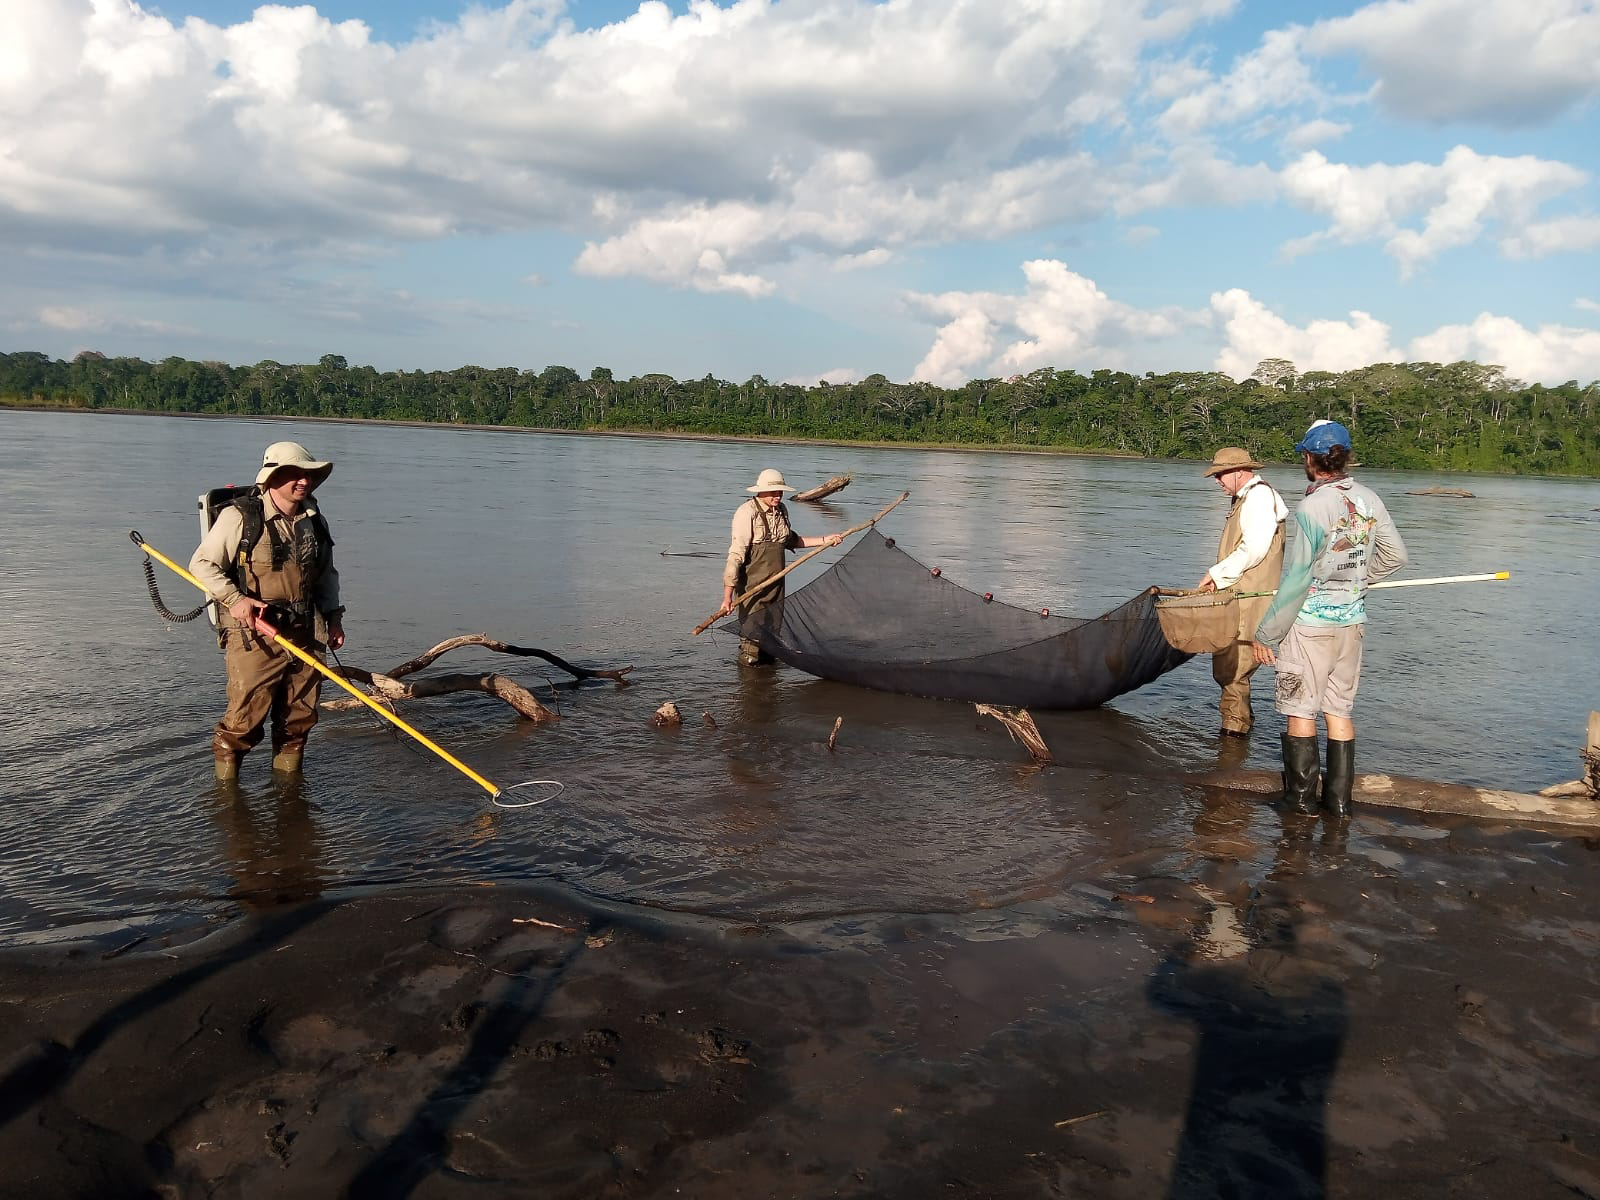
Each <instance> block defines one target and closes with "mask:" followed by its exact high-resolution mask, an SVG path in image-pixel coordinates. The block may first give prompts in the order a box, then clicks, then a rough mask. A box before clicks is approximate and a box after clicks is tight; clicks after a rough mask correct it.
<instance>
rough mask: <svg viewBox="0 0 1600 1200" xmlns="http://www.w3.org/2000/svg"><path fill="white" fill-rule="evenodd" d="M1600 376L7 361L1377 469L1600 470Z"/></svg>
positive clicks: (657, 421) (591, 420) (104, 376)
mask: <svg viewBox="0 0 1600 1200" xmlns="http://www.w3.org/2000/svg"><path fill="white" fill-rule="evenodd" d="M1597 393H1600V381H1595V382H1590V383H1588V384H1587V385H1580V384H1579V383H1578V381H1577V380H1571V381H1569V382H1567V383H1564V384H1561V385H1560V386H1559V387H1544V386H1542V385H1540V384H1532V385H1529V384H1524V383H1519V382H1517V381H1515V380H1513V379H1509V378H1507V377H1506V375H1505V372H1504V371H1503V370H1502V369H1501V368H1499V367H1496V366H1483V365H1480V364H1478V363H1471V362H1457V363H1379V364H1376V365H1374V366H1370V367H1361V368H1359V369H1357V370H1353V371H1341V372H1331V371H1308V372H1306V373H1304V374H1301V373H1300V372H1298V371H1297V370H1296V369H1295V365H1294V364H1293V363H1292V362H1289V361H1287V360H1286V359H1281V358H1273V359H1267V360H1265V361H1263V362H1262V363H1261V364H1260V365H1259V366H1258V368H1257V369H1256V373H1255V375H1254V376H1252V377H1251V378H1249V379H1246V380H1244V381H1243V382H1238V383H1236V382H1235V381H1234V380H1233V379H1231V378H1229V377H1228V376H1227V375H1223V374H1221V373H1219V372H1216V371H1174V372H1168V373H1166V374H1162V375H1157V374H1154V373H1147V374H1145V375H1142V376H1141V375H1129V374H1127V373H1125V372H1122V371H1105V370H1101V371H1094V372H1092V373H1091V374H1088V375H1080V374H1078V373H1077V372H1076V371H1058V370H1055V369H1054V368H1050V367H1042V368H1040V369H1039V370H1036V371H1032V372H1029V373H1028V374H1026V375H1014V376H1012V377H1011V378H1009V379H974V380H972V381H971V382H970V383H967V384H964V385H963V386H961V387H958V388H941V387H935V386H934V385H932V384H928V383H893V382H891V381H890V380H888V379H887V378H885V377H884V376H882V375H869V376H868V377H867V378H866V379H863V380H862V381H861V382H859V383H853V384H828V383H818V384H817V385H816V386H814V387H801V386H799V385H797V384H792V383H772V382H769V381H768V380H766V379H763V378H762V377H761V376H759V375H756V376H752V377H751V378H750V379H747V380H746V381H745V382H743V383H730V382H728V381H727V380H722V379H716V378H714V377H713V376H710V375H707V376H706V377H705V378H704V379H690V380H679V379H674V378H673V377H672V376H670V375H661V374H650V375H640V376H636V377H635V378H632V379H626V380H624V379H617V378H616V377H615V376H614V375H613V374H612V372H611V371H610V370H608V369H606V368H605V367H596V368H594V369H593V370H592V371H590V372H589V375H588V378H584V377H583V376H581V375H580V374H579V373H578V372H577V371H575V370H573V369H572V368H571V367H562V366H550V367H546V368H545V369H544V370H542V371H531V370H521V369H519V368H516V367H495V368H489V367H476V366H466V367H459V368H457V369H456V370H453V371H378V370H375V369H373V368H372V367H352V366H350V365H349V364H348V363H347V362H346V361H345V359H344V357H343V356H342V355H338V354H325V355H323V356H322V358H321V359H320V360H318V361H317V362H316V363H312V364H302V365H285V364H282V363H277V362H273V361H271V360H270V359H269V360H264V361H262V362H259V363H256V364H255V365H254V366H248V367H232V366H229V365H227V364H226V363H219V362H190V361H188V360H186V359H182V358H166V359H162V360H161V361H160V362H159V363H148V362H145V361H143V360H142V359H137V358H108V357H106V356H105V355H103V354H99V353H97V352H95V351H87V350H86V351H84V352H83V353H81V354H78V355H77V356H76V357H75V358H73V359H72V360H71V361H70V362H68V361H63V360H60V359H51V358H48V357H46V356H45V355H43V354H39V353H36V352H30V351H20V352H18V353H15V354H0V403H4V404H9V405H13V406H16V405H28V406H45V407H60V408H80V409H131V410H140V411H154V412H169V413H214V414H232V415H238V416H308V417H349V418H358V419H365V420H401V421H428V422H438V423H441V424H463V425H501V426H513V427H520V428H530V429H551V430H590V431H605V430H616V431H637V432H661V433H700V434H723V435H734V436H750V437H793V438H807V439H815V440H820V441H867V442H904V443H918V444H924V445H954V446H1015V447H1023V448H1030V449H1055V450H1073V451H1085V452H1091V453H1111V454H1130V455H1138V456H1140V457H1143V458H1190V459H1196V458H1209V457H1211V455H1212V453H1213V452H1214V451H1215V450H1216V448H1217V447H1219V446H1225V445H1235V446H1243V447H1244V448H1245V449H1247V450H1249V451H1250V452H1251V453H1253V454H1255V455H1256V456H1257V457H1259V458H1262V459H1264V460H1267V461H1286V460H1288V459H1290V458H1292V457H1293V449H1292V447H1293V445H1294V442H1295V441H1296V439H1297V438H1298V436H1299V434H1300V433H1301V432H1302V431H1303V430H1304V429H1305V427H1306V426H1307V425H1308V424H1310V422H1311V421H1313V420H1315V419H1317V418H1319V417H1332V418H1334V419H1336V420H1340V421H1343V422H1344V423H1345V424H1347V425H1349V426H1350V429H1351V432H1352V434H1353V435H1354V437H1355V443H1356V449H1357V452H1358V454H1359V457H1360V460H1361V461H1362V462H1363V463H1366V464H1369V465H1371V466H1379V467H1403V468H1412V469H1422V470H1429V469H1437V470H1451V471H1498V472H1509V473H1520V474H1556V475H1590V476H1600V422H1597V421H1596V420H1595V414H1594V411H1593V409H1594V407H1595V402H1596V400H1597V398H1600V395H1597Z"/></svg>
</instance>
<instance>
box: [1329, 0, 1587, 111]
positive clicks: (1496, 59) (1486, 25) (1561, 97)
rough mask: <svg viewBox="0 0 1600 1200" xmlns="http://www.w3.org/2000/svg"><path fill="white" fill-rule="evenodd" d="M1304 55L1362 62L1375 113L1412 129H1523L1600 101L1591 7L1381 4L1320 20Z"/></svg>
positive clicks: (1576, 1)
mask: <svg viewBox="0 0 1600 1200" xmlns="http://www.w3.org/2000/svg"><path fill="white" fill-rule="evenodd" d="M1304 47H1305V49H1306V50H1307V51H1308V52H1310V53H1315V54H1323V55H1334V54H1355V55H1358V56H1359V57H1361V58H1362V59H1363V61H1364V62H1365V65H1366V67H1367V69H1368V70H1369V71H1371V72H1372V74H1373V75H1375V76H1376V77H1377V89H1376V95H1377V100H1378V102H1379V104H1381V105H1382V106H1383V107H1385V108H1386V109H1388V110H1389V111H1390V112H1392V113H1394V114H1396V115H1398V116H1401V117H1406V118H1409V119H1413V120H1423V121H1436V122H1445V121H1463V120H1477V121H1487V122H1490V123H1492V124H1497V125H1503V126H1515V125H1524V124H1531V123H1533V122H1535V121H1540V120H1545V119H1548V118H1550V117H1553V116H1555V115H1557V114H1559V113H1561V112H1562V111H1564V110H1567V109H1571V108H1573V107H1575V106H1577V105H1579V104H1582V103H1584V102H1585V101H1588V100H1593V99H1595V98H1596V97H1600V9H1597V8H1596V7H1595V5H1594V3H1593V0H1517V2H1515V3H1490V2H1488V0H1382V2H1380V3H1376V4H1368V5H1366V6H1365V7H1363V8H1360V9H1358V10H1357V11H1356V12H1354V13H1352V14H1351V15H1350V16H1348V17H1340V18H1336V19H1334V20H1327V21H1318V22H1317V23H1316V24H1314V25H1313V26H1311V28H1310V29H1309V30H1307V31H1306V33H1305V37H1304Z"/></svg>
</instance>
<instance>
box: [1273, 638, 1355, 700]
mask: <svg viewBox="0 0 1600 1200" xmlns="http://www.w3.org/2000/svg"><path fill="white" fill-rule="evenodd" d="M1365 628H1366V626H1365V625H1333V626H1324V625H1299V624H1296V625H1291V626H1290V627H1289V635H1288V636H1287V637H1285V638H1284V639H1283V644H1282V645H1281V646H1279V647H1278V703H1277V709H1278V711H1279V712H1280V713H1282V714H1283V715H1284V716H1286V717H1310V718H1312V719H1313V720H1315V719H1316V717H1317V714H1319V713H1327V714H1328V715H1329V716H1330V717H1349V716H1351V715H1352V714H1353V713H1354V712H1355V708H1356V688H1357V687H1358V686H1360V684H1361V631H1362V630H1363V629H1365Z"/></svg>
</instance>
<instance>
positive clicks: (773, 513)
mask: <svg viewBox="0 0 1600 1200" xmlns="http://www.w3.org/2000/svg"><path fill="white" fill-rule="evenodd" d="M745 491H747V492H750V493H752V494H753V495H754V497H755V498H754V499H753V500H746V501H745V502H744V503H743V504H741V505H740V506H739V507H738V508H737V509H736V510H734V514H733V530H732V535H731V537H730V540H729V543H728V559H727V562H726V564H725V565H724V567H723V571H722V609H721V611H720V613H719V614H718V615H721V613H727V612H730V611H731V610H732V609H733V601H734V598H735V594H736V593H744V592H748V591H749V590H750V589H751V588H755V587H760V585H761V584H762V583H764V582H765V581H766V580H768V579H772V578H774V576H777V575H779V574H781V573H782V572H783V556H784V553H785V552H786V551H789V550H794V549H797V548H800V547H813V546H814V547H817V548H819V549H820V548H821V547H823V546H837V545H838V544H839V543H840V542H841V541H842V540H843V538H842V536H841V535H839V534H837V533H830V534H826V535H824V536H821V537H805V536H803V535H801V534H798V533H796V532H795V531H794V528H793V526H791V525H790V524H789V510H788V508H786V507H785V506H784V503H783V494H784V493H785V492H792V491H794V488H792V487H790V486H789V485H788V484H787V483H785V482H784V479H783V474H782V473H781V472H779V471H776V470H774V469H772V468H771V467H768V468H767V469H766V470H765V471H762V472H761V474H760V475H759V476H757V478H756V481H755V483H754V484H753V485H752V486H750V487H748V488H746V489H745ZM782 598H783V581H782V580H777V581H776V582H774V584H773V585H772V586H771V587H770V588H765V589H763V590H762V591H760V592H758V593H757V594H755V595H753V596H749V597H748V598H747V599H746V600H745V602H744V603H743V604H741V605H740V606H739V617H740V619H741V621H742V622H744V624H745V626H746V628H747V629H748V627H749V622H750V619H751V618H752V617H754V616H755V615H756V614H757V613H759V612H761V611H762V610H763V609H766V608H769V607H771V606H772V605H774V604H776V603H777V602H778V601H779V600H781V599H782ZM696 632H698V631H696ZM739 661H740V662H741V663H744V664H745V665H746V666H751V667H753V666H756V665H758V664H761V665H764V664H767V663H770V662H771V661H772V659H771V657H770V656H768V655H767V654H766V653H765V652H764V651H763V650H762V649H761V646H760V643H758V642H756V641H754V640H752V639H750V638H748V637H745V638H742V639H741V640H740V643H739Z"/></svg>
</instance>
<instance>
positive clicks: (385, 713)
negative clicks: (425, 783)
mask: <svg viewBox="0 0 1600 1200" xmlns="http://www.w3.org/2000/svg"><path fill="white" fill-rule="evenodd" d="M128 536H129V537H131V538H132V539H133V544H134V545H135V546H138V547H139V549H141V550H143V551H144V552H145V553H146V554H148V555H150V557H151V558H153V559H155V560H156V561H157V562H159V563H161V564H162V565H163V566H166V567H170V568H171V569H172V570H174V571H176V572H177V573H178V574H179V575H181V576H183V577H184V578H185V579H187V580H188V581H189V582H190V583H192V584H194V586H195V587H197V588H199V589H200V590H201V591H202V592H205V591H206V585H205V584H203V583H201V582H200V581H199V580H198V579H196V578H195V577H194V576H193V575H191V574H189V572H188V571H187V570H185V569H184V568H183V567H180V566H179V565H178V564H177V563H175V562H173V561H172V560H171V559H170V558H168V557H167V556H166V555H165V554H163V553H161V551H159V550H157V549H156V548H155V547H154V546H152V545H150V543H149V542H147V541H145V540H144V538H142V537H141V536H139V533H138V531H136V530H135V531H132V532H130V533H129V534H128ZM206 594H207V595H210V593H209V592H207V593H206ZM261 624H263V625H265V624H266V622H264V621H263V622H261ZM267 628H268V629H271V628H272V626H270V625H267ZM272 640H273V642H274V643H276V644H277V645H278V646H280V647H281V648H283V649H284V650H286V651H288V652H289V653H290V654H292V655H294V656H295V657H296V658H298V659H299V660H300V661H301V662H303V663H305V664H306V665H307V666H308V667H313V668H315V669H316V670H318V671H320V672H321V673H322V674H323V675H326V676H327V677H328V678H329V679H331V680H333V682H334V683H337V684H338V685H339V686H340V687H342V688H343V689H344V690H345V691H347V692H349V693H350V694H351V695H352V696H354V697H355V698H356V699H357V700H359V701H361V703H363V704H365V705H366V706H367V707H368V708H370V709H371V710H372V711H373V712H375V713H377V714H378V715H379V716H380V717H382V718H383V719H384V720H385V721H388V722H389V723H390V724H392V725H397V726H399V727H400V728H401V729H403V730H405V731H406V732H407V733H409V734H410V735H411V736H412V737H414V738H416V739H417V741H419V742H421V743H422V744H423V745H424V746H426V747H427V748H428V749H429V750H432V751H433V752H434V753H435V754H437V755H438V756H439V757H440V758H442V759H444V760H445V762H447V763H449V764H450V765H451V766H452V767H454V768H455V769H456V770H458V771H460V772H461V773H462V774H463V775H465V776H466V777H467V778H468V779H470V780H472V782H473V783H475V784H477V785H478V786H479V787H481V788H482V789H483V790H484V791H486V792H488V793H489V796H490V798H491V799H493V798H495V797H497V796H499V795H500V789H499V788H497V787H496V786H495V785H494V784H492V783H490V782H489V781H488V780H487V779H485V778H484V777H483V776H482V775H479V774H478V773H477V772H476V771H474V770H473V769H472V768H471V767H469V766H467V764H466V763H464V762H462V761H461V760H460V759H459V758H457V757H456V756H455V755H453V754H451V753H450V752H449V751H448V750H446V749H444V748H443V747H441V746H439V745H437V744H436V743H435V742H433V741H432V740H431V739H429V738H428V737H427V736H426V735H425V734H421V733H418V732H417V731H416V730H415V729H413V728H411V726H409V725H407V724H406V723H405V722H404V721H402V720H401V719H400V718H399V717H397V716H395V714H394V713H392V712H390V711H389V710H388V709H387V708H385V707H383V705H381V704H379V703H378V702H377V701H376V700H374V699H373V698H372V697H371V696H369V695H367V694H366V693H365V692H363V691H362V690H361V689H360V688H358V687H356V686H355V685H354V684H352V683H351V682H350V681H349V680H348V679H346V678H344V676H342V675H337V674H335V673H334V672H332V671H330V670H329V669H328V668H327V667H326V666H324V665H323V664H322V663H320V662H318V661H317V660H316V659H315V658H313V657H312V656H311V655H309V654H307V653H306V652H305V651H304V650H302V649H300V647H299V646H296V645H295V644H294V643H293V642H291V641H289V639H288V638H285V637H282V636H280V635H279V634H278V633H276V632H274V633H273V635H272Z"/></svg>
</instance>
